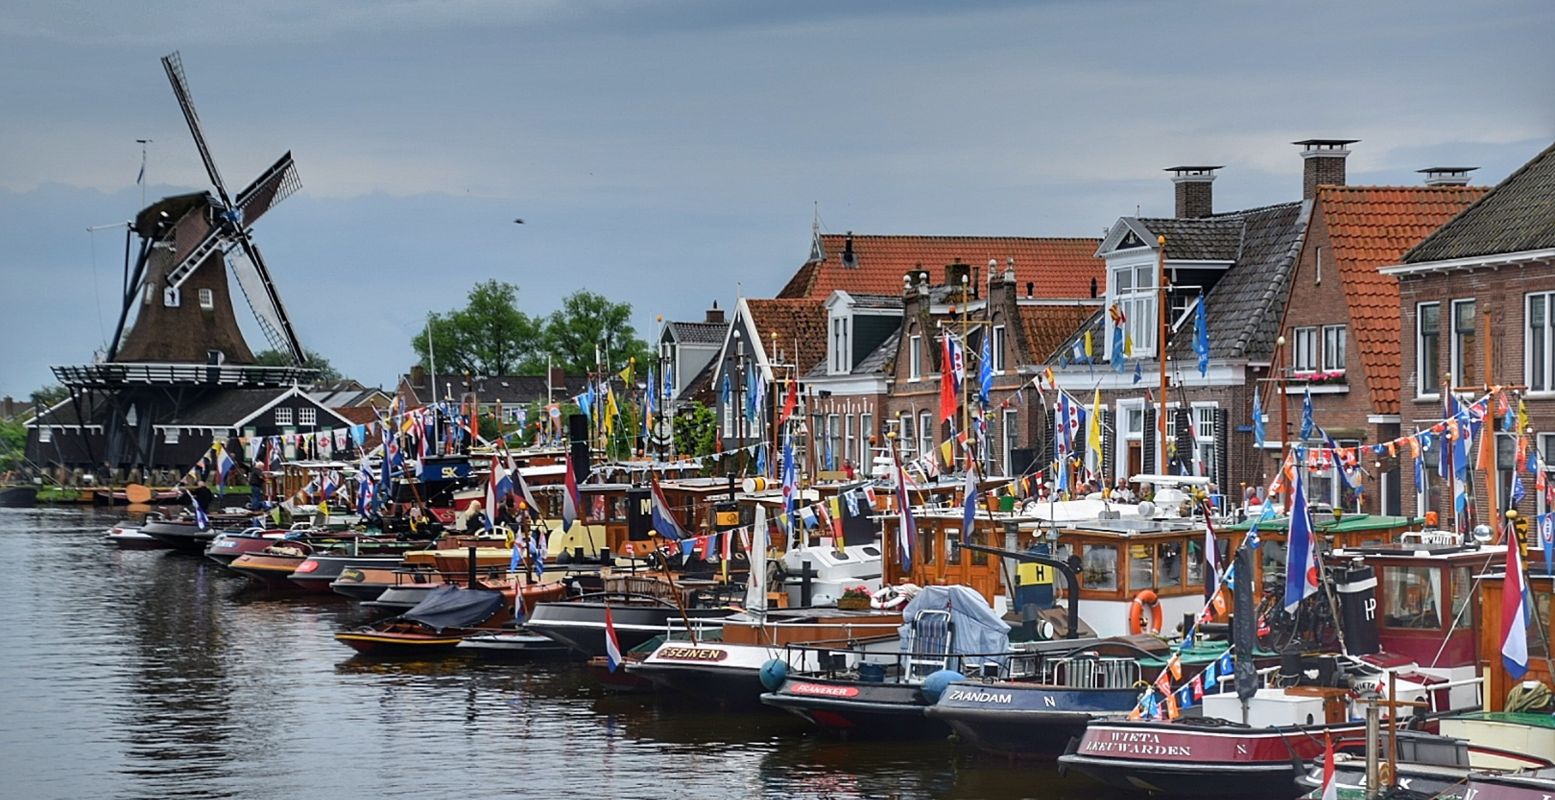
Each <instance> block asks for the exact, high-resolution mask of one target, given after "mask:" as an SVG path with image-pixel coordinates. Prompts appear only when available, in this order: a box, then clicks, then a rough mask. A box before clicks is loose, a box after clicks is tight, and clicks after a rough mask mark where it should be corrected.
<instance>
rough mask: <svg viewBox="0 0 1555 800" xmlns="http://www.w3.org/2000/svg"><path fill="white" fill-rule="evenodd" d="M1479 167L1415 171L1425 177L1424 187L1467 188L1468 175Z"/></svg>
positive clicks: (1436, 168)
mask: <svg viewBox="0 0 1555 800" xmlns="http://www.w3.org/2000/svg"><path fill="white" fill-rule="evenodd" d="M1477 169H1479V167H1426V168H1425V169H1420V170H1415V171H1416V172H1419V173H1421V174H1423V175H1425V185H1426V186H1468V185H1469V173H1470V172H1473V171H1474V170H1477Z"/></svg>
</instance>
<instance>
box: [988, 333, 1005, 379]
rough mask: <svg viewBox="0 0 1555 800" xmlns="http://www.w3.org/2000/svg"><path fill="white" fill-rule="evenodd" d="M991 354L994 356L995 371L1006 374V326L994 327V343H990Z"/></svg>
mask: <svg viewBox="0 0 1555 800" xmlns="http://www.w3.org/2000/svg"><path fill="white" fill-rule="evenodd" d="M988 346H989V353H990V355H992V356H993V371H994V372H995V373H998V374H1003V373H1004V326H1003V325H995V326H993V341H992V342H989V344H988Z"/></svg>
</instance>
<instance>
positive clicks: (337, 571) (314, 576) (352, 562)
mask: <svg viewBox="0 0 1555 800" xmlns="http://www.w3.org/2000/svg"><path fill="white" fill-rule="evenodd" d="M308 560H309V561H313V562H315V563H316V564H318V566H317V567H315V568H313V569H311V570H309V571H308V572H293V573H292V574H290V575H288V576H287V580H289V581H291V582H292V583H295V584H297V585H298V586H299V587H301V588H302V589H303V590H305V591H308V592H312V593H314V594H329V592H330V588H331V587H330V584H332V583H334V582H335V579H336V578H339V577H340V575H341V573H344V572H345V571H346V570H348V569H351V568H353V567H354V568H357V569H360V568H362V567H392V566H394V565H395V564H398V563H399V562H400V561H401V560H403V558H402V557H401V556H310V557H309V558H308ZM342 594H344V592H342ZM379 594H382V592H381V591H380V592H376V593H374V594H373V597H369V598H366V599H368V600H372V599H374V598H376V597H377V596H378V595H379Z"/></svg>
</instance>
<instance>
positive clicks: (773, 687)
mask: <svg viewBox="0 0 1555 800" xmlns="http://www.w3.org/2000/svg"><path fill="white" fill-rule="evenodd" d="M758 677H760V678H761V685H762V686H765V687H766V689H767V691H769V692H775V691H777V690H778V687H779V686H782V685H783V681H785V680H788V662H787V661H784V660H783V659H781V658H774V659H772V660H770V661H768V662H767V663H765V664H762V665H761V673H760V674H759V675H758Z"/></svg>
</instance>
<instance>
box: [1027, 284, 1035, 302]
mask: <svg viewBox="0 0 1555 800" xmlns="http://www.w3.org/2000/svg"><path fill="white" fill-rule="evenodd" d="M1036 291H1037V284H1036V281H1026V297H1027V298H1028V299H1029V298H1030V297H1031V296H1032V294H1034V293H1035V292H1036Z"/></svg>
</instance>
